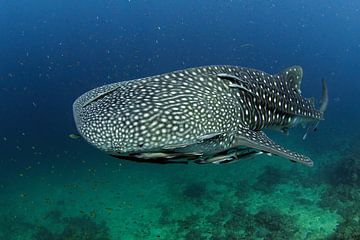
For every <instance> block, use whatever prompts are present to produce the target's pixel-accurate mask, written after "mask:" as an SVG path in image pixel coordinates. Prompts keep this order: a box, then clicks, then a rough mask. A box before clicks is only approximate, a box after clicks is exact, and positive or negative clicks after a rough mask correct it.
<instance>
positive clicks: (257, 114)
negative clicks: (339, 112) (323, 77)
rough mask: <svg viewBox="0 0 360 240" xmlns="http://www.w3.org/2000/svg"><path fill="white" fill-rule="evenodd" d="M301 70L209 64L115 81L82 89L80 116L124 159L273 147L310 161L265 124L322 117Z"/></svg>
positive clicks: (88, 133)
mask: <svg viewBox="0 0 360 240" xmlns="http://www.w3.org/2000/svg"><path fill="white" fill-rule="evenodd" d="M301 79H302V69H301V67H299V66H293V67H290V68H288V69H285V70H284V71H283V72H281V73H279V74H276V75H270V74H267V73H265V72H262V71H259V70H255V69H249V68H244V67H237V66H226V65H222V66H204V67H197V68H190V69H185V70H180V71H175V72H170V73H166V74H162V75H157V76H152V77H146V78H141V79H136V80H131V81H123V82H119V83H114V84H109V85H105V86H102V87H98V88H95V89H93V90H91V91H89V92H86V93H85V94H83V95H82V96H80V97H79V98H78V99H77V100H76V101H75V102H74V105H73V112H74V118H75V123H76V126H77V129H78V131H79V133H80V134H81V135H82V136H83V137H84V139H85V140H86V141H88V142H89V143H91V144H92V145H94V146H95V147H97V148H99V149H101V150H103V151H105V152H107V153H108V154H110V155H112V156H115V157H117V158H120V159H127V160H133V161H140V162H159V163H173V162H184V161H187V160H194V161H195V162H198V163H222V162H230V161H234V160H238V159H242V158H243V157H244V156H250V155H251V156H253V155H254V156H255V155H257V153H269V154H274V155H278V156H282V157H285V158H288V159H290V160H291V161H295V162H301V163H303V164H306V165H312V161H311V160H310V159H309V158H308V157H306V156H303V155H301V154H298V153H293V152H291V151H289V150H286V149H284V148H283V147H281V146H280V145H278V144H276V143H274V142H273V141H272V140H270V139H269V138H267V136H266V135H265V134H264V133H263V132H262V131H261V130H262V129H263V128H279V129H288V128H290V127H293V126H295V125H296V124H298V123H300V122H304V121H305V122H306V121H318V120H321V119H322V115H323V112H320V111H319V110H317V109H315V107H314V104H313V102H312V101H310V100H307V99H305V98H304V97H302V96H301V92H300V85H301Z"/></svg>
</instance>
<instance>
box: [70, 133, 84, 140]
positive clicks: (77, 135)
mask: <svg viewBox="0 0 360 240" xmlns="http://www.w3.org/2000/svg"><path fill="white" fill-rule="evenodd" d="M68 137H69V138H71V139H79V138H80V137H81V136H80V135H79V134H75V133H71V134H69V135H68Z"/></svg>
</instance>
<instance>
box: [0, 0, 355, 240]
mask: <svg viewBox="0 0 360 240" xmlns="http://www.w3.org/2000/svg"><path fill="white" fill-rule="evenodd" d="M359 23H360V2H358V1H351V0H329V1H325V0H324V1H323V0H320V1H310V0H306V1H290V0H287V1H275V0H273V1H259V0H254V1H250V0H239V1H235V0H233V1H230V0H229V1H219V0H208V1H200V0H191V1H190V0H182V1H173V0H169V1H149V0H127V1H125V0H117V1H113V0H109V1H99V0H86V1H85V0H77V1H69V0H62V1H60V0H51V1H50V0H38V1H26V0H14V1H5V0H0V239H1V240H2V239H4V240H13V239H17V240H19V239H21V240H22V239H31V240H35V239H36V240H50V239H54V240H69V239H71V240H75V239H80V240H82V239H87V240H89V239H91V240H107V239H115V240H118V239H211V240H215V239H360V219H359V216H360V131H359V129H360V128H359V120H360V101H359V96H360V78H359V76H360V24H359ZM222 64H226V65H238V66H243V67H249V68H255V69H259V70H262V71H265V72H268V73H270V74H275V73H278V72H280V71H281V70H282V69H284V68H286V67H289V66H292V65H300V66H302V68H303V70H304V77H303V81H302V86H301V92H302V95H303V96H305V97H315V98H316V99H317V100H319V99H320V97H321V79H326V81H327V83H328V88H329V106H328V110H327V112H326V114H325V121H321V123H320V125H319V127H318V129H317V131H316V132H314V133H311V134H310V135H309V137H308V139H307V140H306V141H303V140H302V135H303V133H304V131H305V130H304V129H302V128H301V127H300V128H296V129H290V134H289V136H286V135H283V134H281V133H277V132H269V135H270V136H272V138H273V139H274V140H276V142H278V143H280V144H282V145H284V146H287V147H288V148H290V149H293V150H295V151H297V152H301V153H304V154H306V155H308V156H310V157H311V158H312V159H313V160H314V167H312V168H308V167H305V166H302V165H300V164H292V163H291V162H289V161H286V160H284V159H282V158H279V157H259V158H255V159H251V160H245V161H242V162H239V163H234V164H224V165H220V166H216V165H215V166H209V165H206V166H205V165H195V164H189V165H185V166H182V165H181V166H178V165H176V166H172V165H171V166H168V165H156V164H139V163H133V162H128V161H122V160H119V159H115V158H111V157H110V156H107V155H106V154H104V153H102V152H100V151H99V150H97V149H95V148H94V147H92V146H90V145H89V144H87V143H86V142H85V141H83V140H82V139H72V138H70V137H69V134H76V133H77V132H76V127H75V123H74V119H73V112H72V104H73V102H74V100H75V99H76V98H77V97H78V96H80V95H81V94H83V93H84V92H86V91H88V90H90V89H92V88H95V87H98V86H101V85H104V84H109V83H114V82H120V81H124V80H130V79H137V78H141V77H147V76H152V75H157V74H161V73H166V72H170V71H174V70H179V69H185V68H189V67H197V66H203V65H222Z"/></svg>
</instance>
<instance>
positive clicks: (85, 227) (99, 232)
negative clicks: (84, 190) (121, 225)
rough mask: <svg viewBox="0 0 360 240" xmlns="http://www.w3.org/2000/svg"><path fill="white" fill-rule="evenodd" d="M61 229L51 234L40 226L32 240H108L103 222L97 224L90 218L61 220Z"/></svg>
mask: <svg viewBox="0 0 360 240" xmlns="http://www.w3.org/2000/svg"><path fill="white" fill-rule="evenodd" d="M62 224H63V229H62V230H61V231H60V232H53V231H51V230H50V229H48V228H46V227H44V226H40V227H38V229H37V231H36V232H35V233H34V234H33V239H34V240H110V235H109V229H108V227H107V226H106V225H105V222H102V223H97V222H95V221H94V220H92V219H91V217H90V216H87V215H82V216H76V217H68V218H63V220H62Z"/></svg>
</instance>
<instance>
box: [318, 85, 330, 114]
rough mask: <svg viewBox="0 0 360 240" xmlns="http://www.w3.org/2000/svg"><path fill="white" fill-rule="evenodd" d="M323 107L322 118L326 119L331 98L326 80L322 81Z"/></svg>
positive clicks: (321, 107)
mask: <svg viewBox="0 0 360 240" xmlns="http://www.w3.org/2000/svg"><path fill="white" fill-rule="evenodd" d="M320 103H321V106H320V110H319V111H320V112H321V114H322V117H323V118H324V113H325V111H326V109H327V106H328V103H329V96H328V88H327V85H326V81H325V79H322V96H321V102H320Z"/></svg>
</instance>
